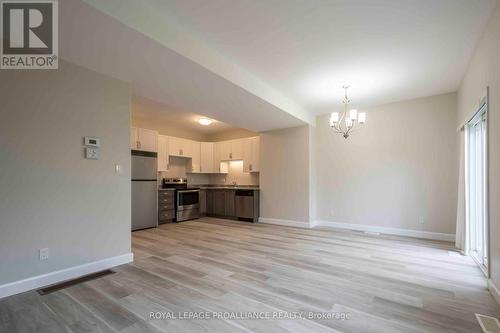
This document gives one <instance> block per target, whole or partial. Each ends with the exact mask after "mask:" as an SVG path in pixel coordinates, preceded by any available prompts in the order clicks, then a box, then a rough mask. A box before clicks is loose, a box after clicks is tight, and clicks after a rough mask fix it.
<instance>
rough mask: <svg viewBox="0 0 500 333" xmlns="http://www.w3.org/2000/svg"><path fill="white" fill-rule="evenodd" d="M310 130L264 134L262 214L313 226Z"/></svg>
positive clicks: (261, 169)
mask: <svg viewBox="0 0 500 333" xmlns="http://www.w3.org/2000/svg"><path fill="white" fill-rule="evenodd" d="M310 131H311V130H310V127H309V126H301V127H294V128H289V129H283V130H275V131H269V132H264V133H261V137H260V142H261V161H260V189H261V195H260V215H261V217H262V218H263V219H278V220H285V221H296V222H300V223H303V224H308V223H309V210H310V193H309V191H310V188H309V186H310V179H309V177H310Z"/></svg>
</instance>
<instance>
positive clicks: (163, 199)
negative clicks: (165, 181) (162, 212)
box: [158, 197, 174, 205]
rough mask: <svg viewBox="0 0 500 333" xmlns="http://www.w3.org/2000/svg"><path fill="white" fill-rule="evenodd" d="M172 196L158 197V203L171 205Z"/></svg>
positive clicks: (172, 201) (172, 202)
mask: <svg viewBox="0 0 500 333" xmlns="http://www.w3.org/2000/svg"><path fill="white" fill-rule="evenodd" d="M173 204H174V197H158V205H173Z"/></svg>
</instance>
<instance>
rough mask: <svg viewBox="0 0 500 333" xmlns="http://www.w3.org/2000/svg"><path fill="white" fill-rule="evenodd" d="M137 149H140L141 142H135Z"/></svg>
mask: <svg viewBox="0 0 500 333" xmlns="http://www.w3.org/2000/svg"><path fill="white" fill-rule="evenodd" d="M137 148H138V149H141V141H137Z"/></svg>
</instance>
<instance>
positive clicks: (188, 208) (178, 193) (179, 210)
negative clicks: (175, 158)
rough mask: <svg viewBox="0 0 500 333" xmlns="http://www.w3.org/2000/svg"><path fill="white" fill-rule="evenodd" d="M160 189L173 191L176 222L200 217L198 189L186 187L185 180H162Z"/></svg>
mask: <svg viewBox="0 0 500 333" xmlns="http://www.w3.org/2000/svg"><path fill="white" fill-rule="evenodd" d="M162 187H163V188H174V189H175V218H176V221H177V222H181V221H187V220H192V219H197V218H199V217H200V189H199V188H191V187H188V184H187V178H163V180H162Z"/></svg>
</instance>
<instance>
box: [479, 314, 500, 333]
mask: <svg viewBox="0 0 500 333" xmlns="http://www.w3.org/2000/svg"><path fill="white" fill-rule="evenodd" d="M476 318H477V321H478V322H479V325H481V328H482V329H483V332H484V333H500V322H498V319H496V318H494V317H490V316H485V315H482V314H478V313H476Z"/></svg>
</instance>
